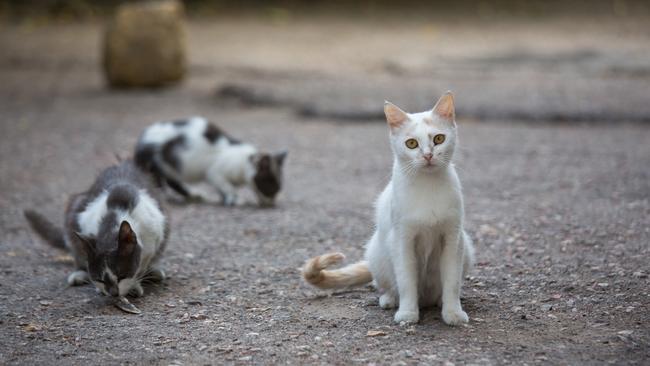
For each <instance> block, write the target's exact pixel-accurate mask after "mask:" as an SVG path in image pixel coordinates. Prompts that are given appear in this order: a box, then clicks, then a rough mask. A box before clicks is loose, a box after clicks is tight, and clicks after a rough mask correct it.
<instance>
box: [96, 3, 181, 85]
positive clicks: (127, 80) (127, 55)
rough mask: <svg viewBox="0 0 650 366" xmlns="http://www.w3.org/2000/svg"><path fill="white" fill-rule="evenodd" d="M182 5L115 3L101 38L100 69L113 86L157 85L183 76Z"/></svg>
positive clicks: (165, 83)
mask: <svg viewBox="0 0 650 366" xmlns="http://www.w3.org/2000/svg"><path fill="white" fill-rule="evenodd" d="M185 49H186V41H185V26H184V8H183V4H182V3H181V2H180V1H177V0H160V1H145V2H138V3H126V4H122V5H121V6H119V7H118V8H117V10H116V13H115V16H114V17H113V19H112V21H111V22H110V24H109V26H108V28H107V30H106V34H105V38H104V50H103V52H104V55H103V56H104V72H105V76H106V79H107V81H108V83H109V84H110V85H111V86H113V87H160V86H164V85H168V84H171V83H174V82H178V81H180V80H181V79H182V78H183V76H184V75H185V68H186V65H185V63H186V51H185Z"/></svg>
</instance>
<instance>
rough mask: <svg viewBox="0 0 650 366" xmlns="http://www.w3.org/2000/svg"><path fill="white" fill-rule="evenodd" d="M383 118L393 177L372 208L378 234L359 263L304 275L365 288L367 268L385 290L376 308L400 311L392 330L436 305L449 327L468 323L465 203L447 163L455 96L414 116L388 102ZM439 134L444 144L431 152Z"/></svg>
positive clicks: (311, 268)
mask: <svg viewBox="0 0 650 366" xmlns="http://www.w3.org/2000/svg"><path fill="white" fill-rule="evenodd" d="M385 112H386V118H387V120H388V124H389V126H390V144H391V148H392V150H393V154H394V163H393V174H392V180H391V182H390V183H389V184H388V185H387V186H386V188H385V189H384V191H383V192H382V193H381V194H380V196H379V198H378V200H377V203H376V224H377V229H376V231H375V233H374V234H373V236H372V238H371V239H370V241H369V242H368V244H367V246H366V253H365V262H360V263H357V264H353V265H351V266H348V267H346V268H343V269H339V270H330V271H327V270H323V269H324V268H325V267H327V265H329V264H331V263H332V262H336V261H339V260H340V259H342V255H340V254H330V255H325V256H321V257H316V258H313V259H311V260H310V261H308V262H307V264H306V265H305V267H304V269H303V274H304V276H305V278H306V279H307V281H308V282H310V283H312V284H314V285H316V286H319V287H323V288H332V287H340V286H341V285H345V286H347V285H350V284H360V282H363V281H367V279H368V278H369V277H364V276H365V275H366V274H365V273H364V267H365V266H367V270H369V271H370V274H371V275H372V279H373V280H374V283H375V285H376V286H377V287H378V288H379V289H380V290H381V291H383V294H382V295H381V297H380V300H379V303H380V306H381V307H382V308H386V309H387V308H393V307H395V306H397V305H398V304H399V308H398V310H397V313H396V314H395V318H394V319H395V321H396V322H397V323H402V322H404V323H415V322H417V321H418V320H419V308H420V307H422V306H428V305H439V306H441V307H442V319H443V321H444V322H445V323H447V324H449V325H459V324H462V323H466V322H468V320H469V318H468V316H467V314H466V313H465V311H463V309H462V307H461V303H460V292H461V284H462V279H463V276H464V273H466V271H467V270H468V269H469V268H470V266H471V264H472V262H473V253H474V249H473V246H472V242H471V240H470V238H469V236H468V235H467V234H466V233H465V231H464V229H463V219H464V211H463V197H462V192H461V186H460V182H459V179H458V176H457V174H456V170H455V169H454V165H453V164H452V163H451V159H452V156H453V153H454V148H455V144H456V140H457V138H456V124H455V121H454V118H455V114H454V105H453V97H452V95H451V94H450V93H447V94H445V95H443V96H442V97H441V98H440V100H439V101H438V103H437V104H436V106H435V107H434V109H433V110H432V111H427V112H422V113H412V114H410V113H405V112H403V111H402V110H401V109H399V108H398V107H396V106H395V105H393V104H391V103H388V102H387V103H386V105H385ZM438 134H443V135H445V141H444V142H443V143H440V144H438V145H434V143H433V137H434V136H436V135H438ZM408 139H416V140H417V141H418V147H417V148H414V149H410V148H408V147H407V146H406V145H405V142H406V141H407V140H408ZM429 154H431V155H429ZM425 157H429V159H430V160H431V162H432V163H429V161H428V159H426V158H425ZM353 266H354V267H353ZM352 269H353V270H352ZM367 270H366V271H367ZM355 278H358V279H360V280H359V281H356V280H355ZM355 281H356V282H355Z"/></svg>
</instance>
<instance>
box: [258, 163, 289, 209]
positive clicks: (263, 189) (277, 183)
mask: <svg viewBox="0 0 650 366" xmlns="http://www.w3.org/2000/svg"><path fill="white" fill-rule="evenodd" d="M285 157H286V153H280V154H275V155H271V154H265V153H260V154H257V155H255V156H254V157H253V162H254V163H255V168H256V173H255V176H254V177H253V183H254V184H255V190H256V193H257V196H258V199H259V201H260V204H262V205H273V203H274V200H275V196H276V195H277V194H278V192H280V189H281V188H282V164H283V162H284V158H285Z"/></svg>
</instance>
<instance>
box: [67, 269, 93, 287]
mask: <svg viewBox="0 0 650 366" xmlns="http://www.w3.org/2000/svg"><path fill="white" fill-rule="evenodd" d="M88 282H90V277H89V276H88V272H86V271H82V270H78V271H74V272H72V273H70V274H69V275H68V285H70V286H81V285H84V284H86V283H88Z"/></svg>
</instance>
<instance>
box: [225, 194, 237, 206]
mask: <svg viewBox="0 0 650 366" xmlns="http://www.w3.org/2000/svg"><path fill="white" fill-rule="evenodd" d="M236 204H237V196H236V195H234V194H226V195H224V196H223V205H224V206H234V205H236Z"/></svg>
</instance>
